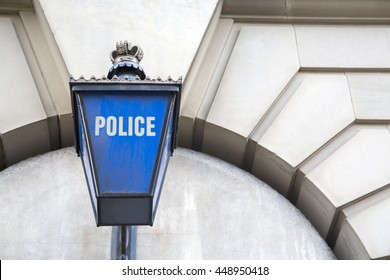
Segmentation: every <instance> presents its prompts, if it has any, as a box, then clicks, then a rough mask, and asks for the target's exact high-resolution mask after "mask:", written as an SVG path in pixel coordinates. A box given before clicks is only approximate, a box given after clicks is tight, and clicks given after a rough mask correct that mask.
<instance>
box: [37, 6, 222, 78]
mask: <svg viewBox="0 0 390 280" xmlns="http://www.w3.org/2000/svg"><path fill="white" fill-rule="evenodd" d="M39 2H40V4H41V6H42V9H43V11H44V13H45V16H46V17H47V21H48V23H49V25H50V28H51V30H52V32H53V33H54V37H55V40H56V42H57V44H58V47H59V49H60V51H61V53H62V56H63V58H64V61H65V63H66V66H67V68H68V71H69V73H70V74H72V75H73V76H74V77H79V76H80V75H84V76H85V77H88V78H89V77H90V76H91V75H95V76H96V77H99V76H102V75H107V72H108V69H110V67H111V62H110V60H109V57H108V54H109V52H110V51H112V50H113V49H114V48H115V43H116V42H119V41H121V40H128V41H129V42H133V43H134V44H138V45H140V46H141V47H142V48H143V50H144V53H145V56H144V59H143V60H142V63H141V65H142V67H143V68H144V69H145V72H146V75H148V76H150V77H157V76H161V77H162V78H164V79H166V78H167V77H168V76H172V77H174V78H175V79H177V78H178V77H179V76H183V77H184V76H185V75H186V74H187V71H188V70H189V68H190V65H191V62H192V59H193V57H194V56H195V53H196V51H197V49H198V46H199V44H200V42H201V40H202V36H203V34H204V32H205V30H206V28H207V25H208V23H209V21H210V19H211V16H212V14H213V12H214V10H215V8H216V5H217V2H218V1H217V0H212V1H205V0H202V1H189V2H186V3H185V5H182V4H178V2H177V3H176V5H175V3H173V2H172V1H168V0H164V1H147V2H145V1H142V0H136V1H132V2H131V3H129V4H128V5H124V4H123V3H122V2H118V1H114V2H113V1H109V0H99V1H78V0H71V1H68V2H67V4H66V5H64V3H63V1H60V0H54V1H53V0H39ZM70 34H72V35H71V36H72V40H69V35H70ZM92 45H93V46H99V47H98V48H96V47H91V46H92Z"/></svg>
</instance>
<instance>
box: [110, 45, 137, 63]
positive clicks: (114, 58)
mask: <svg viewBox="0 0 390 280" xmlns="http://www.w3.org/2000/svg"><path fill="white" fill-rule="evenodd" d="M143 57H144V51H143V50H142V48H141V47H140V46H138V45H134V46H133V45H132V44H131V43H129V42H128V41H126V40H125V41H120V42H119V43H118V42H117V43H116V49H115V50H113V51H112V52H111V53H110V59H111V62H112V64H115V63H118V62H120V61H124V60H128V61H132V62H134V63H137V64H139V63H140V62H141V60H142V58H143Z"/></svg>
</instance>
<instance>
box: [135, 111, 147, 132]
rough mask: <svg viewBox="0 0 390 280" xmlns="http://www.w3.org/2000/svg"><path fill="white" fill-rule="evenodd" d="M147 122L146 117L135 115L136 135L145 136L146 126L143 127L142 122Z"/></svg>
mask: <svg viewBox="0 0 390 280" xmlns="http://www.w3.org/2000/svg"><path fill="white" fill-rule="evenodd" d="M144 123H145V119H144V118H143V117H141V116H138V117H135V120H134V133H135V135H136V136H143V135H144V134H145V128H143V127H141V124H144Z"/></svg>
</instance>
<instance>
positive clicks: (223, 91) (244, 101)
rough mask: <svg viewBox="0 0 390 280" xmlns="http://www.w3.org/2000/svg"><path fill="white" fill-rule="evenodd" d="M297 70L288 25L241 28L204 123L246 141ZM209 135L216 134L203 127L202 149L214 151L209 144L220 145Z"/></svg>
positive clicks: (297, 66)
mask: <svg viewBox="0 0 390 280" xmlns="http://www.w3.org/2000/svg"><path fill="white" fill-rule="evenodd" d="M298 70H299V61H298V55H297V51H296V44H295V35H294V29H293V27H292V26H291V25H256V26H243V27H242V29H241V31H240V34H239V36H238V39H237V42H236V44H235V46H234V49H233V51H232V54H231V57H230V60H229V62H228V64H227V67H226V69H225V73H224V75H223V77H222V80H221V83H220V86H219V88H218V91H217V94H216V96H215V99H214V101H213V103H212V106H211V108H210V112H209V113H208V116H207V119H206V122H207V123H208V124H210V125H213V126H215V127H223V128H225V129H226V130H229V131H231V132H232V133H231V135H239V136H241V137H243V138H247V137H248V136H249V135H250V133H251V132H252V131H253V129H254V128H255V127H256V125H257V124H258V122H259V121H260V120H261V119H262V118H263V117H264V115H265V114H266V112H267V111H268V110H269V108H270V107H271V106H272V104H273V103H274V102H275V100H276V99H277V98H278V96H279V95H280V93H281V92H282V91H283V89H284V87H285V86H286V85H287V84H288V83H289V81H290V80H291V78H292V77H293V76H294V75H295V73H296V72H297V71H298ZM210 127H211V126H210ZM210 135H215V133H213V134H209V133H206V128H205V134H204V139H203V149H205V150H212V149H213V148H212V147H207V144H209V143H210V144H211V145H212V146H213V147H216V146H218V145H219V142H216V141H215V140H214V139H210V138H208V137H209V136H210ZM226 142H231V143H232V144H233V145H235V144H234V141H231V140H226ZM205 145H206V146H205ZM219 149H226V150H225V151H224V152H223V153H225V154H227V153H230V151H231V150H234V146H233V147H231V146H223V145H220V146H219ZM243 156H244V155H241V157H243ZM230 162H231V161H230Z"/></svg>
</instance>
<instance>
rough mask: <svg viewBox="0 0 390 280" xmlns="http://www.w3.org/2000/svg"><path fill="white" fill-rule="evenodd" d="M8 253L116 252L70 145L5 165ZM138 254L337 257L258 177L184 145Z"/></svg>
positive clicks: (1, 222) (3, 237) (3, 214)
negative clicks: (96, 214) (99, 224)
mask: <svg viewBox="0 0 390 280" xmlns="http://www.w3.org/2000/svg"><path fill="white" fill-rule="evenodd" d="M0 191H1V193H2V195H1V196H0V204H1V205H7V207H2V208H1V209H0V228H1V233H0V258H1V259H109V258H110V256H111V227H99V228H97V227H96V225H95V219H94V217H93V213H92V207H91V204H90V201H89V195H88V190H87V186H86V183H85V178H84V174H83V171H82V167H81V160H80V158H78V157H77V156H76V153H75V151H74V149H73V148H66V149H62V150H58V151H55V152H51V153H48V154H45V155H42V156H38V157H35V158H31V159H28V160H25V161H23V162H21V163H19V164H15V165H13V166H12V167H9V168H7V169H5V170H4V171H2V172H0ZM136 239H137V241H136V244H137V246H136V252H135V255H136V257H137V259H332V258H334V256H333V254H332V252H331V250H330V249H329V247H328V246H327V245H326V244H325V242H324V241H323V240H322V239H321V238H320V236H319V235H318V233H317V232H316V231H315V229H314V228H313V227H312V225H311V224H310V223H309V222H308V221H307V220H306V219H305V218H304V217H303V216H302V214H301V213H300V212H299V211H298V210H297V209H296V208H295V207H294V206H293V205H291V204H290V203H289V202H288V201H287V200H286V199H285V198H283V197H282V196H281V195H279V194H277V193H276V192H275V191H274V190H272V189H271V188H270V187H268V186H267V185H265V184H264V183H262V182H261V181H259V180H258V179H256V178H254V177H253V176H251V175H250V174H248V173H246V172H244V171H242V170H240V169H238V168H236V167H233V166H231V165H229V164H226V163H225V162H222V161H220V160H217V159H215V158H212V157H210V156H207V155H204V154H200V153H196V152H193V151H189V150H185V149H177V150H176V151H175V153H174V156H173V157H172V158H171V160H170V165H169V168H168V172H167V177H166V181H165V186H164V189H163V191H162V195H161V199H160V205H159V208H158V212H157V216H156V219H155V222H154V226H153V227H138V228H137V237H136Z"/></svg>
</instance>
